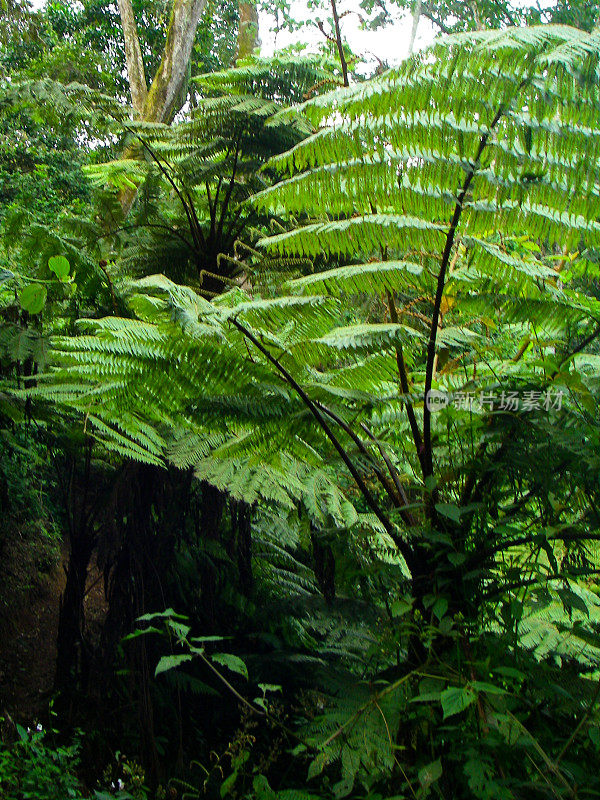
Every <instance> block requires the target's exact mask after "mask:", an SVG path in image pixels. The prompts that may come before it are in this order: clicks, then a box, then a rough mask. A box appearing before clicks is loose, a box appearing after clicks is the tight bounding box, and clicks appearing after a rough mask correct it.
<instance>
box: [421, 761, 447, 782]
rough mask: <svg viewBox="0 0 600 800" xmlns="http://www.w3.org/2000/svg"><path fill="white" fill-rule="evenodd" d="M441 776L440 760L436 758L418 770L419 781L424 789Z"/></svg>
mask: <svg viewBox="0 0 600 800" xmlns="http://www.w3.org/2000/svg"><path fill="white" fill-rule="evenodd" d="M441 777H442V762H441V760H440V759H439V758H438V759H437V761H432V762H431V764H427V766H425V767H421V769H420V770H419V783H420V784H421V786H422V787H423V788H424V789H427V788H429V786H431V784H432V783H435V782H436V781H437V780H439V779H440V778H441Z"/></svg>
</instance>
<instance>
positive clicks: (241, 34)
mask: <svg viewBox="0 0 600 800" xmlns="http://www.w3.org/2000/svg"><path fill="white" fill-rule="evenodd" d="M239 12H240V25H239V28H238V38H237V48H236V51H235V63H236V64H237V62H238V61H239V60H241V59H243V58H247V57H248V56H251V55H252V53H253V52H254V50H255V49H256V48H257V47H258V45H259V44H260V39H259V36H258V9H257V7H256V3H255V2H252V0H240V3H239Z"/></svg>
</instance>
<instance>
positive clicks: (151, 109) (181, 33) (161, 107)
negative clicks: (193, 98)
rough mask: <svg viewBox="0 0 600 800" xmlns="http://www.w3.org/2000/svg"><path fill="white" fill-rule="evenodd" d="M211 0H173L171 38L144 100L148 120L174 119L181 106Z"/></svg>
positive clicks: (165, 120)
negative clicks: (202, 24)
mask: <svg viewBox="0 0 600 800" xmlns="http://www.w3.org/2000/svg"><path fill="white" fill-rule="evenodd" d="M206 2H207V0H173V7H172V8H171V16H170V18H169V27H168V29H167V41H166V42H165V49H164V51H163V55H162V58H161V61H160V64H159V66H158V69H157V70H156V75H155V76H154V80H153V81H152V85H151V86H150V91H149V92H148V96H147V98H146V102H145V104H144V114H143V117H144V119H145V120H146V121H147V122H167V123H168V122H171V120H172V119H173V117H174V115H175V114H176V113H177V111H178V110H179V109H178V108H177V100H178V98H179V97H180V95H181V90H182V88H183V86H184V83H185V80H186V77H187V74H188V64H189V62H190V58H191V55H192V47H193V46H194V40H195V38H196V30H197V28H198V24H199V22H200V17H201V16H202V12H203V11H204V8H205V6H206Z"/></svg>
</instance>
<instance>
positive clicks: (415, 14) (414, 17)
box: [408, 0, 423, 56]
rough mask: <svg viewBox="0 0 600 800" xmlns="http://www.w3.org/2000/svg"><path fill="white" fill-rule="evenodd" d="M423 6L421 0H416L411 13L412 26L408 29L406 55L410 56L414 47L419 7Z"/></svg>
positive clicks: (419, 17)
mask: <svg viewBox="0 0 600 800" xmlns="http://www.w3.org/2000/svg"><path fill="white" fill-rule="evenodd" d="M422 7H423V4H422V0H416V2H415V5H414V9H413V15H412V28H411V31H410V42H409V43H408V55H409V56H412V54H413V51H414V49H415V40H416V38H417V28H418V27H419V21H420V19H421V9H422Z"/></svg>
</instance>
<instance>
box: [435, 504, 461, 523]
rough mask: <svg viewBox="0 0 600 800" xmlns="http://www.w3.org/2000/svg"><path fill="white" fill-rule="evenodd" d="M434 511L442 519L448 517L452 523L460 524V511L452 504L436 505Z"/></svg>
mask: <svg viewBox="0 0 600 800" xmlns="http://www.w3.org/2000/svg"><path fill="white" fill-rule="evenodd" d="M435 510H436V511H437V512H438V514H441V515H442V516H443V517H448V519H451V520H452V521H453V522H460V515H461V509H460V508H459V507H458V506H455V505H453V504H452V503H436V504H435Z"/></svg>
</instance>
